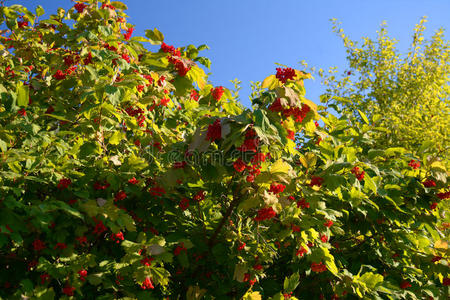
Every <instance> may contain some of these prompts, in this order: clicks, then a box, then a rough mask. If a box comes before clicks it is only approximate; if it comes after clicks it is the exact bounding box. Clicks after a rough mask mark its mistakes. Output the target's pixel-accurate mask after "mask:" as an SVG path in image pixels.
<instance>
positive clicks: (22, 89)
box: [16, 83, 30, 107]
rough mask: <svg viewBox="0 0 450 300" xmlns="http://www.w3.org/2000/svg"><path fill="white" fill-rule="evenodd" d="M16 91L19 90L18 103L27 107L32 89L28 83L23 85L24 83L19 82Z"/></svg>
mask: <svg viewBox="0 0 450 300" xmlns="http://www.w3.org/2000/svg"><path fill="white" fill-rule="evenodd" d="M16 92H17V105H18V106H25V107H27V106H28V102H29V96H30V89H29V87H28V85H23V84H22V83H19V84H18V85H17V91H16Z"/></svg>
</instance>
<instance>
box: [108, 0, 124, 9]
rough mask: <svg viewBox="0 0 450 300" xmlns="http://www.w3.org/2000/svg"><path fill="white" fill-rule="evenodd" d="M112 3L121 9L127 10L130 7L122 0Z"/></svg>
mask: <svg viewBox="0 0 450 300" xmlns="http://www.w3.org/2000/svg"><path fill="white" fill-rule="evenodd" d="M111 5H112V6H114V7H115V8H118V9H121V10H127V9H128V7H127V6H126V5H125V4H123V3H122V2H120V1H111Z"/></svg>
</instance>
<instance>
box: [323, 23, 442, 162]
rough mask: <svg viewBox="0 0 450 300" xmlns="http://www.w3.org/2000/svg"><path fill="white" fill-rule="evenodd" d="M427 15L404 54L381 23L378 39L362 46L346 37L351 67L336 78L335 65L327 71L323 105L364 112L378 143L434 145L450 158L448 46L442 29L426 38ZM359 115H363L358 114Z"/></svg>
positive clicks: (411, 146) (338, 30)
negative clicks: (372, 127) (373, 128)
mask: <svg viewBox="0 0 450 300" xmlns="http://www.w3.org/2000/svg"><path fill="white" fill-rule="evenodd" d="M425 22H426V19H425V18H423V19H422V20H421V21H420V22H419V24H418V25H416V27H415V29H414V35H413V41H412V43H411V45H410V47H409V50H408V52H407V53H406V54H405V55H403V54H402V53H400V51H399V50H398V49H397V48H396V43H397V41H396V40H395V39H393V38H390V37H389V36H388V35H387V30H386V25H385V24H383V25H382V27H381V29H380V31H378V37H377V38H376V39H375V40H373V39H370V38H364V41H363V43H362V44H360V43H358V42H356V41H352V40H351V39H350V38H349V37H348V36H346V35H345V34H344V32H343V30H342V28H340V26H339V24H338V23H337V22H336V21H335V20H334V26H333V29H334V31H335V32H336V33H337V34H338V35H339V36H340V37H341V38H342V40H343V42H344V45H345V48H346V52H347V60H348V70H346V71H345V72H344V73H343V75H342V76H341V77H337V76H336V73H337V70H336V69H331V70H330V72H329V74H327V75H326V74H323V73H321V75H322V78H323V83H324V84H325V86H326V87H327V91H326V93H325V94H324V95H322V97H321V101H322V102H323V103H327V104H328V106H329V107H333V108H335V109H336V110H337V111H338V112H339V113H342V114H348V113H350V114H355V115H358V110H359V111H361V112H363V113H364V114H365V115H366V116H367V117H368V118H369V119H370V122H371V124H372V125H373V126H374V127H375V130H374V132H373V133H374V135H375V136H376V143H377V145H390V146H401V147H406V148H408V149H410V150H415V149H419V148H420V146H421V145H422V146H424V147H434V149H435V153H441V156H445V157H447V158H448V155H449V144H450V143H449V142H450V117H449V115H450V107H449V104H450V102H449V101H450V87H449V78H450V77H449V76H450V46H449V42H448V40H446V39H445V38H444V31H443V29H440V30H438V31H437V32H436V33H435V34H434V35H433V36H432V37H431V38H430V39H425V37H424V30H425V26H424V24H425ZM360 119H361V118H360Z"/></svg>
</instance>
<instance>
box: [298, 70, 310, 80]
mask: <svg viewBox="0 0 450 300" xmlns="http://www.w3.org/2000/svg"><path fill="white" fill-rule="evenodd" d="M295 75H296V76H295V79H296V80H303V79H311V78H312V77H311V74H310V73H306V72H303V71H299V70H295Z"/></svg>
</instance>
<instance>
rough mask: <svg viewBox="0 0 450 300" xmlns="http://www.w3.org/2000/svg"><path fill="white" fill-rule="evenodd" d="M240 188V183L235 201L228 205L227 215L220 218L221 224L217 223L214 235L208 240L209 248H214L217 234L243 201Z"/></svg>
mask: <svg viewBox="0 0 450 300" xmlns="http://www.w3.org/2000/svg"><path fill="white" fill-rule="evenodd" d="M239 190H240V184H238V186H237V187H236V189H235V190H234V193H233V201H231V203H230V206H229V207H228V209H227V211H226V212H225V215H224V216H223V218H222V220H220V223H219V225H217V228H216V230H215V231H214V233H213V235H212V236H211V238H210V239H209V241H208V245H209V248H212V246H213V245H214V243H215V241H216V239H217V236H218V235H219V233H220V231H222V228H223V226H224V225H225V222H226V221H227V220H228V218H229V217H230V215H231V213H232V212H233V210H234V208H235V207H236V206H237V205H238V204H239V202H241V197H240V195H239Z"/></svg>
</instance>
